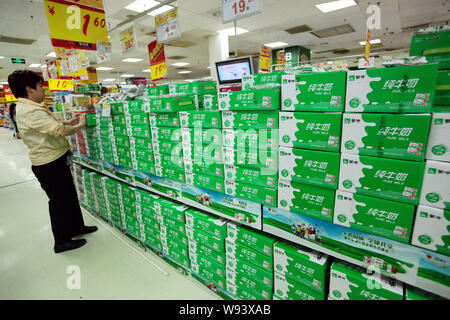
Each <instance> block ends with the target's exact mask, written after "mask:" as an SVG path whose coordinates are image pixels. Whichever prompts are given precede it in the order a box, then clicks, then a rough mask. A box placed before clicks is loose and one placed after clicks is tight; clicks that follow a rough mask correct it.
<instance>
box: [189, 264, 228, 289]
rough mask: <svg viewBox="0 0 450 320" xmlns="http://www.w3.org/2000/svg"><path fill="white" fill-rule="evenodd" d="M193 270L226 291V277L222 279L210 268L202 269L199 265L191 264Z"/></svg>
mask: <svg viewBox="0 0 450 320" xmlns="http://www.w3.org/2000/svg"><path fill="white" fill-rule="evenodd" d="M191 270H192V271H194V272H195V273H197V274H198V275H200V276H202V277H204V278H206V279H207V280H209V281H211V282H212V283H213V284H215V285H217V286H219V287H220V288H222V289H225V286H226V279H225V277H220V276H218V275H217V274H216V273H214V272H212V271H211V270H209V269H208V268H205V267H202V266H200V265H198V264H195V263H193V262H191Z"/></svg>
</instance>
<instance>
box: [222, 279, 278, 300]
mask: <svg viewBox="0 0 450 320" xmlns="http://www.w3.org/2000/svg"><path fill="white" fill-rule="evenodd" d="M226 288H227V291H228V292H230V293H231V294H232V295H234V296H235V297H237V298H238V299H241V300H253V301H254V300H271V298H272V293H271V292H268V295H267V292H264V295H263V293H262V292H260V293H257V292H255V291H253V290H250V289H249V288H247V287H246V286H245V285H236V284H234V283H231V282H230V281H227V283H226Z"/></svg>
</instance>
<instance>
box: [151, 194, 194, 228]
mask: <svg viewBox="0 0 450 320" xmlns="http://www.w3.org/2000/svg"><path fill="white" fill-rule="evenodd" d="M153 207H154V209H155V212H156V213H157V214H160V215H163V216H167V217H168V218H171V219H173V220H177V221H180V222H183V223H184V222H185V218H184V213H185V212H186V210H188V209H189V207H188V206H186V205H183V204H180V203H178V202H173V201H170V200H169V199H165V198H159V199H156V200H155V202H154V204H153Z"/></svg>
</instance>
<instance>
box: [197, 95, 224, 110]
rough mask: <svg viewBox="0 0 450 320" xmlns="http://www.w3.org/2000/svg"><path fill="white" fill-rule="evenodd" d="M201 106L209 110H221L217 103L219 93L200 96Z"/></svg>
mask: <svg viewBox="0 0 450 320" xmlns="http://www.w3.org/2000/svg"><path fill="white" fill-rule="evenodd" d="M198 100H199V106H201V107H203V109H205V110H208V111H217V110H219V105H218V103H217V93H214V94H204V95H200V96H198Z"/></svg>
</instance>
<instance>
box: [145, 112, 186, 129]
mask: <svg viewBox="0 0 450 320" xmlns="http://www.w3.org/2000/svg"><path fill="white" fill-rule="evenodd" d="M148 118H149V120H150V126H151V127H179V126H180V119H179V116H178V112H167V113H161V112H160V113H149V115H148Z"/></svg>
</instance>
